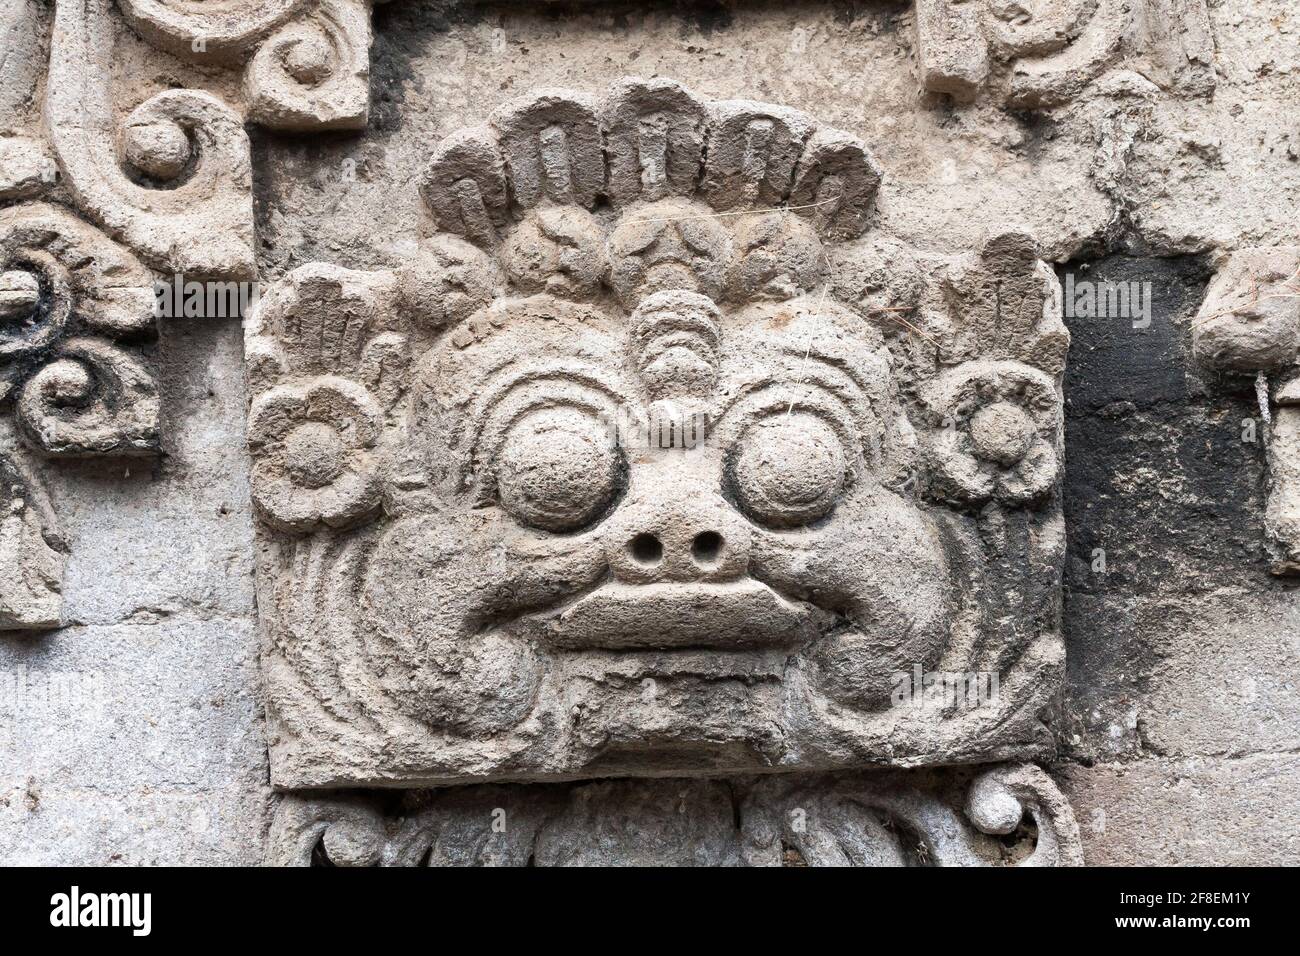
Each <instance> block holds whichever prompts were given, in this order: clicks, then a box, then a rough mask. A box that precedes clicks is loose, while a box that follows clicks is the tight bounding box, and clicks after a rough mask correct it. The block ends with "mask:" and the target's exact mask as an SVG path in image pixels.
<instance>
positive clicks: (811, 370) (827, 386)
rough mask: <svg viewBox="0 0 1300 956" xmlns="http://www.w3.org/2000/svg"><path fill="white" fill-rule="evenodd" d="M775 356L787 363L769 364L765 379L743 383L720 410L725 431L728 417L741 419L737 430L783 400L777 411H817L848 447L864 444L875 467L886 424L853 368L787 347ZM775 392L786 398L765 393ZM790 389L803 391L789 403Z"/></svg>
mask: <svg viewBox="0 0 1300 956" xmlns="http://www.w3.org/2000/svg"><path fill="white" fill-rule="evenodd" d="M779 355H780V357H781V358H784V359H787V360H789V361H786V362H782V363H781V364H779V365H776V366H775V367H772V366H769V367H768V368H767V374H766V375H763V376H761V377H759V378H756V379H754V380H753V381H750V382H747V383H746V384H745V385H744V387H743V388H741V389H740V390H739V391H738V392H737V393H736V394H735V395H734V396H732V397H731V398H730V400H728V401H727V402H726V403H725V405H724V406H723V407H722V408H721V409H720V410H719V414H718V419H719V424H720V425H723V427H724V430H729V428H728V427H727V425H726V419H727V418H728V416H731V417H732V418H733V419H734V418H735V416H740V420H739V421H734V420H733V422H732V423H730V428H734V429H735V430H736V431H739V430H740V429H741V428H743V426H744V425H745V424H746V423H748V422H749V421H750V420H752V419H753V418H755V417H756V416H757V415H758V414H759V413H760V411H768V410H771V409H773V408H777V407H779V406H780V405H781V403H782V402H784V403H785V405H784V407H782V408H780V411H782V412H784V411H787V410H791V409H794V410H798V409H804V410H809V409H812V408H816V410H818V411H821V412H823V413H825V414H827V416H828V418H829V420H830V423H831V424H832V426H833V427H834V428H835V430H836V432H837V433H839V435H840V438H841V439H842V440H844V441H845V443H846V444H849V443H852V442H856V443H865V444H866V445H867V446H868V447H869V452H870V454H869V456H868V457H869V459H870V460H871V461H872V463H873V464H878V463H879V460H880V458H881V451H882V448H881V443H882V442H883V440H884V436H885V425H884V422H883V420H882V419H881V416H880V414H879V412H878V411H877V410H876V408H875V404H874V403H873V402H872V400H871V395H870V391H869V389H867V388H866V387H865V386H864V384H863V383H862V382H861V381H860V380H859V377H858V375H857V374H856V370H855V369H853V368H851V367H850V366H849V365H848V364H847V363H845V362H844V361H842V360H840V359H837V358H834V357H832V356H829V355H825V354H823V353H820V352H816V351H809V352H807V353H805V352H802V351H800V350H798V349H796V348H793V347H791V348H785V349H782V350H781V352H780V353H779ZM778 390H780V391H784V392H786V394H785V395H783V396H781V397H780V398H778V397H777V396H776V395H775V394H771V395H765V394H764V393H775V392H777V391H778ZM792 390H797V391H799V392H801V393H802V394H801V395H800V396H798V397H793V401H792V396H790V394H789V392H790V391H792ZM818 395H820V396H821V397H822V400H821V401H816V402H810V401H809V399H815V398H816V397H817V396H818ZM801 399H802V400H801Z"/></svg>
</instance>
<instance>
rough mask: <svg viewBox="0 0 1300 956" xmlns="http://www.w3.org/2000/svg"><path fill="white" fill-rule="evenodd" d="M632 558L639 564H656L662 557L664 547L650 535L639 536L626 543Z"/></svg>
mask: <svg viewBox="0 0 1300 956" xmlns="http://www.w3.org/2000/svg"><path fill="white" fill-rule="evenodd" d="M627 549H628V551H630V552H632V557H633V558H634V559H636V560H637V561H639V562H640V563H641V564H658V563H659V561H660V560H661V559H662V558H663V556H664V546H663V544H662V542H660V540H659V539H658V538H656V537H655V536H654V535H652V534H639V535H637V536H636V537H635V538H633V539H632V540H631V541H629V542H628V543H627Z"/></svg>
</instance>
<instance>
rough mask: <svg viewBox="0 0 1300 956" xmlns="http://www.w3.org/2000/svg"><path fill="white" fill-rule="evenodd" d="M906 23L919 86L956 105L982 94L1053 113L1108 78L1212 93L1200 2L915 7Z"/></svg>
mask: <svg viewBox="0 0 1300 956" xmlns="http://www.w3.org/2000/svg"><path fill="white" fill-rule="evenodd" d="M915 15H916V48H917V61H918V67H919V70H920V73H921V85H922V87H923V88H924V89H926V90H927V91H930V92H933V93H947V94H949V95H951V96H952V97H953V98H954V99H956V100H958V101H961V102H969V101H971V100H974V99H975V98H976V96H977V95H979V93H980V92H981V91H982V90H985V89H990V90H991V91H993V93H994V95H995V96H997V97H999V98H1000V99H1002V100H1003V101H1004V102H1005V103H1006V104H1007V105H1008V106H1011V107H1014V108H1036V107H1052V106H1057V105H1059V104H1061V103H1063V102H1065V101H1067V100H1070V99H1072V98H1074V97H1075V96H1077V95H1078V94H1079V93H1081V92H1082V91H1083V90H1084V88H1085V87H1087V86H1088V85H1089V84H1090V83H1092V82H1093V81H1095V80H1097V79H1098V78H1099V77H1101V76H1102V75H1103V74H1104V73H1106V72H1108V71H1111V70H1123V71H1125V72H1126V73H1127V74H1128V78H1129V79H1130V80H1136V81H1137V82H1138V84H1139V85H1142V86H1147V87H1149V88H1151V89H1153V90H1154V89H1156V88H1160V89H1165V90H1168V89H1181V90H1185V91H1186V92H1188V93H1192V94H1195V95H1201V94H1205V93H1208V92H1210V91H1211V90H1213V88H1214V71H1213V58H1214V41H1213V37H1212V35H1211V33H1210V22H1209V15H1208V12H1207V10H1206V5H1205V0H916V10H915ZM1152 84H1155V85H1154V86H1152Z"/></svg>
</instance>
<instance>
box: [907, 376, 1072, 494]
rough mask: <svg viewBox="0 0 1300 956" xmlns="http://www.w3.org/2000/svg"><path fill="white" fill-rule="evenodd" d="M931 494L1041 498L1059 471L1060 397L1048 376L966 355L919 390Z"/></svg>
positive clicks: (1048, 492) (1049, 488)
mask: <svg viewBox="0 0 1300 956" xmlns="http://www.w3.org/2000/svg"><path fill="white" fill-rule="evenodd" d="M926 401H927V404H928V406H929V408H930V411H931V414H932V416H933V418H934V421H935V422H936V423H937V424H939V425H940V427H939V428H938V429H937V430H936V431H935V433H934V434H933V435H932V436H931V439H930V442H929V457H930V467H931V481H930V489H931V494H932V495H933V496H934V497H936V498H938V499H940V500H944V501H949V502H954V503H957V504H981V503H983V502H986V501H990V500H996V501H999V502H1001V503H1002V504H1004V505H1008V506H1012V507H1023V506H1028V505H1033V504H1037V503H1041V502H1042V501H1043V500H1044V499H1045V498H1047V497H1048V495H1049V494H1050V493H1051V491H1052V488H1053V487H1055V485H1056V481H1057V477H1058V476H1059V474H1060V459H1059V457H1058V456H1057V453H1056V443H1057V435H1058V432H1059V429H1060V412H1059V409H1060V402H1059V400H1058V398H1057V396H1056V389H1055V386H1054V384H1053V382H1052V380H1051V379H1050V378H1049V377H1048V376H1047V375H1045V374H1043V373H1042V372H1040V371H1038V370H1037V369H1033V368H1030V367H1029V366H1027V365H1021V364H1020V363H1018V362H971V363H968V364H967V365H964V366H962V367H961V368H959V369H957V370H955V371H954V372H952V373H949V375H947V376H945V377H943V378H941V379H939V380H938V381H937V382H936V383H935V384H934V385H933V387H932V388H931V389H930V390H929V392H928V394H927V396H926Z"/></svg>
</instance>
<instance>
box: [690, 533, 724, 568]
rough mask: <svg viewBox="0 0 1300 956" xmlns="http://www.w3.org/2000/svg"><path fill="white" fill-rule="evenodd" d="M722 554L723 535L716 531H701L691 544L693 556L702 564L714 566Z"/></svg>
mask: <svg viewBox="0 0 1300 956" xmlns="http://www.w3.org/2000/svg"><path fill="white" fill-rule="evenodd" d="M721 553H722V535H720V534H718V532H716V531H701V532H700V533H699V534H697V535H696V536H695V541H694V542H692V544H691V554H693V555H695V560H696V561H698V562H699V563H700V564H712V563H713V562H714V561H716V560H718V555H720V554H721Z"/></svg>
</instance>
